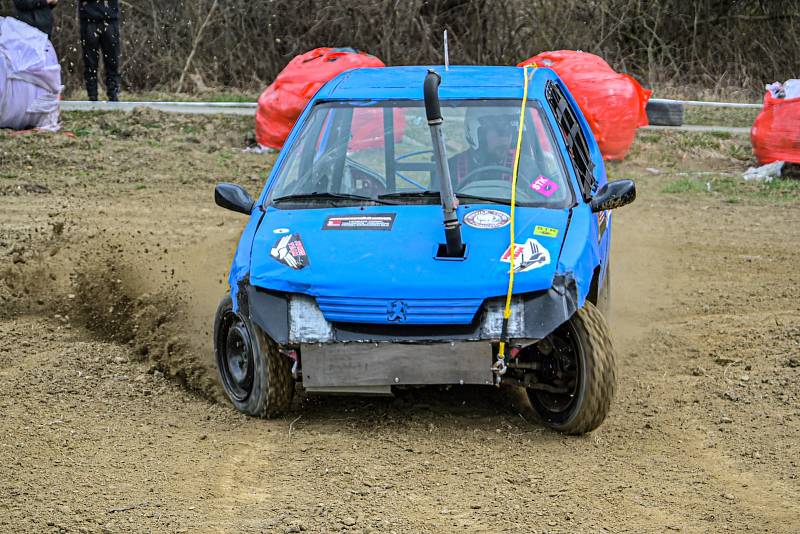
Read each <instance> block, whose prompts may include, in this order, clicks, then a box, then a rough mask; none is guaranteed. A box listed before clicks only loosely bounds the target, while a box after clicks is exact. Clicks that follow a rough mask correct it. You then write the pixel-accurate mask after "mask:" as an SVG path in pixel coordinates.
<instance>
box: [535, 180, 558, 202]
mask: <svg viewBox="0 0 800 534" xmlns="http://www.w3.org/2000/svg"><path fill="white" fill-rule="evenodd" d="M531 189H533V190H534V191H536V192H537V193H539V194H540V195H542V196H543V197H547V198H550V197H551V196H553V193H555V192H556V191H558V184H557V183H555V182H554V181H553V180H551V179H550V178H546V177H544V176H539V177H538V178H537V179H536V180H534V181H533V183H532V184H531Z"/></svg>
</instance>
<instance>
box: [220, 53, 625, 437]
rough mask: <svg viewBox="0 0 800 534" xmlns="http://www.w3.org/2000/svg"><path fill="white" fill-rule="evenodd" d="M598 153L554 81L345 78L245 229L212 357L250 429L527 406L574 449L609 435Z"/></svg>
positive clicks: (244, 198) (611, 367) (488, 71)
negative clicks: (521, 391)
mask: <svg viewBox="0 0 800 534" xmlns="http://www.w3.org/2000/svg"><path fill="white" fill-rule="evenodd" d="M635 196H636V191H635V185H634V183H633V182H632V181H630V180H619V181H614V182H608V180H607V178H606V173H605V167H604V165H603V159H602V156H601V154H600V151H599V149H598V146H597V143H596V141H595V139H594V137H593V135H592V131H591V129H590V128H589V126H588V124H587V122H586V120H585V119H584V117H583V115H582V113H581V111H580V109H579V107H578V106H577V104H576V103H575V101H574V100H573V98H572V97H571V95H570V94H569V91H568V90H567V88H566V86H565V85H564V83H563V82H562V81H561V80H560V79H559V78H558V76H557V75H556V74H555V73H554V72H553V71H552V70H550V69H546V68H515V67H449V68H447V69H445V68H427V67H391V68H375V69H356V70H351V71H347V72H345V73H343V74H341V75H339V76H338V77H336V78H335V79H333V80H331V81H330V82H328V83H327V84H326V85H325V86H323V87H322V88H321V89H320V90H319V92H318V93H317V94H316V95H315V96H314V98H313V99H312V100H311V101H310V102H309V104H308V106H307V107H306V109H305V111H304V112H303V114H302V115H301V116H300V118H299V119H298V121H297V124H296V125H295V127H294V129H293V130H292V133H291V135H290V136H289V137H288V139H287V141H286V144H285V146H284V148H283V150H282V151H281V153H280V155H279V156H278V158H277V161H276V162H275V165H274V167H273V169H272V172H271V174H270V177H269V179H268V180H267V183H266V185H265V186H264V189H263V191H262V192H261V194H260V195H259V197H258V199H257V200H253V199H252V198H251V197H250V196H249V195H248V193H247V192H246V191H245V190H244V189H243V188H241V187H239V186H237V185H233V184H219V185H217V187H216V189H215V200H216V202H217V204H218V205H220V206H222V207H224V208H228V209H231V210H234V211H237V212H241V213H244V214H247V215H249V217H250V219H249V222H248V224H247V226H246V227H245V229H244V232H243V233H242V236H241V239H240V241H239V246H238V249H237V251H236V255H235V257H234V260H233V266H232V268H231V272H230V279H229V281H230V295H228V296H226V297H225V298H224V299H223V300H222V302H221V303H220V305H219V308H218V310H217V314H216V319H215V324H214V350H215V356H216V362H217V366H218V369H219V374H220V379H221V382H222V385H223V387H224V389H225V391H226V393H227V395H228V396H229V397H230V399H231V401H232V403H233V404H234V406H236V408H237V409H239V410H241V411H242V412H245V413H248V414H251V415H256V416H261V417H273V416H277V415H280V414H282V413H284V412H285V411H286V410H287V409H288V407H289V405H290V404H291V400H292V397H293V394H294V388H295V384H296V383H301V384H302V387H303V388H304V389H305V391H306V392H308V393H345V394H370V395H390V394H391V393H392V388H396V387H413V386H421V385H433V384H456V385H457V384H486V385H498V384H502V383H507V384H511V385H516V386H521V387H524V388H525V389H526V391H527V393H528V397H529V399H530V402H531V405H532V406H533V408H534V409H535V410H536V412H537V413H538V414H539V415H540V417H541V419H542V421H543V422H544V423H545V424H546V425H548V426H550V427H552V428H554V429H557V430H559V431H562V432H567V433H575V434H579V433H584V432H588V431H591V430H593V429H594V428H596V427H597V426H599V425H600V424H601V423H602V421H603V420H604V419H605V417H606V414H607V413H608V410H609V408H610V404H611V400H612V397H613V394H614V390H615V363H614V350H613V348H612V345H611V342H610V339H609V333H608V327H607V325H606V322H605V320H604V317H603V313H602V312H601V310H605V307H606V306H607V303H608V294H609V243H610V238H611V210H612V209H614V208H617V207H620V206H623V205H625V204H627V203H630V202H632V201H633V200H634V198H635Z"/></svg>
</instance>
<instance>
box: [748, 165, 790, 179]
mask: <svg viewBox="0 0 800 534" xmlns="http://www.w3.org/2000/svg"><path fill="white" fill-rule="evenodd" d="M783 165H784V162H783V161H773V162H772V163H767V164H766V165H762V166H761V167H749V168H748V169H747V170H746V171H744V176H743V178H744V179H745V181H747V182H753V181H755V182H771V181H772V180H773V179H774V178H780V176H781V171H782V170H783Z"/></svg>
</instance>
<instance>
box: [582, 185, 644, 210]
mask: <svg viewBox="0 0 800 534" xmlns="http://www.w3.org/2000/svg"><path fill="white" fill-rule="evenodd" d="M634 200H636V184H635V183H634V181H633V180H615V181H613V182H608V183H607V184H606V185H604V186H603V187H601V188H600V191H598V192H597V194H596V195H595V196H594V197H592V201H591V204H590V205H591V207H592V213H597V212H598V211H605V210H613V209H615V208H621V207H622V206H624V205H626V204H630V203H631V202H633V201H634Z"/></svg>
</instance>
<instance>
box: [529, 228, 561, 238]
mask: <svg viewBox="0 0 800 534" xmlns="http://www.w3.org/2000/svg"><path fill="white" fill-rule="evenodd" d="M533 235H541V236H544V237H558V228H550V227H549V226H538V225H537V226H536V228H534V229H533Z"/></svg>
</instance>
